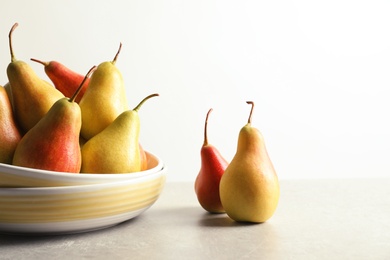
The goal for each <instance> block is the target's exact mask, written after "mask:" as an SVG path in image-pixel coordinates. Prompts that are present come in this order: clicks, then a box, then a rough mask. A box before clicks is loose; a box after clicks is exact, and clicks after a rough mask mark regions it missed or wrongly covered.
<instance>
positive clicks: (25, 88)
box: [7, 23, 64, 133]
mask: <svg viewBox="0 0 390 260" xmlns="http://www.w3.org/2000/svg"><path fill="white" fill-rule="evenodd" d="M17 26H18V24H17V23H15V24H14V25H13V26H12V28H11V30H10V32H9V36H8V38H9V48H10V53H11V63H9V64H8V67H7V76H8V81H9V84H10V90H11V96H12V101H11V104H12V105H13V110H14V113H15V118H16V121H17V123H18V124H19V125H20V128H21V130H22V131H23V133H25V132H27V131H28V130H30V129H31V128H32V127H33V126H34V125H35V124H36V123H37V122H38V121H39V120H40V119H41V118H42V117H43V116H44V115H45V114H46V113H47V112H48V111H49V109H50V108H51V106H52V105H53V104H54V103H55V102H56V101H57V100H59V99H60V98H63V97H64V95H63V94H62V93H61V92H60V91H59V90H57V89H56V88H54V86H52V85H51V84H50V83H49V82H47V81H45V80H43V79H41V78H40V77H39V76H38V75H37V74H36V73H35V71H34V70H33V69H32V68H31V66H30V65H28V64H27V63H26V62H24V61H21V60H17V59H16V58H15V55H14V52H13V48H12V33H13V31H14V30H15V28H16V27H17Z"/></svg>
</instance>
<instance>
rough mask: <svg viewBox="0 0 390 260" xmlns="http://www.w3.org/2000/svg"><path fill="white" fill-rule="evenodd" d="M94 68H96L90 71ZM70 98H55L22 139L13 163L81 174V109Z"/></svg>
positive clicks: (75, 94) (73, 98)
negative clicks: (45, 112) (56, 99)
mask: <svg viewBox="0 0 390 260" xmlns="http://www.w3.org/2000/svg"><path fill="white" fill-rule="evenodd" d="M94 69H95V67H93V68H92V69H91V70H90V71H89V72H88V74H87V75H86V76H85V78H87V77H88V76H89V75H90V73H91V72H92V71H93V70H94ZM83 83H84V81H83V82H82V83H81V84H80V86H79V89H78V90H77V91H76V92H75V93H74V95H73V96H72V97H71V98H66V97H64V98H61V99H59V100H58V101H56V102H55V103H54V104H53V106H52V107H51V108H50V110H49V111H48V112H47V114H46V115H45V116H44V117H43V118H42V119H41V120H39V122H38V123H37V124H36V125H34V126H33V127H32V128H31V129H30V130H29V131H28V132H27V133H26V134H25V135H24V136H23V138H22V139H21V140H20V142H19V144H18V146H17V147H16V150H15V154H14V157H13V161H12V164H13V165H17V166H23V167H29V168H35V169H42V170H51V171H59V172H70V173H79V172H80V169H81V149H80V139H79V138H80V129H81V109H80V107H79V105H78V104H77V103H76V102H74V100H75V98H76V96H77V94H78V91H79V90H80V89H81V88H82V86H83Z"/></svg>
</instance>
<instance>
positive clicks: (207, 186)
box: [195, 109, 228, 213]
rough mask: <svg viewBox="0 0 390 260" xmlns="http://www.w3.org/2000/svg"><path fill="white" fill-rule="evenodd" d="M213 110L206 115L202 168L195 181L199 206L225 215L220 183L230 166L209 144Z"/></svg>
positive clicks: (201, 152)
mask: <svg viewBox="0 0 390 260" xmlns="http://www.w3.org/2000/svg"><path fill="white" fill-rule="evenodd" d="M211 111H212V109H210V110H209V111H208V113H207V115H206V120H205V124H204V141H203V145H202V148H201V150H200V156H201V168H200V171H199V173H198V175H197V177H196V179H195V193H196V196H197V198H198V201H199V204H200V205H201V206H202V207H203V208H204V209H205V210H206V211H208V212H210V213H223V212H225V210H224V209H223V206H222V203H221V199H220V196H219V183H220V181H221V177H222V175H223V173H224V171H225V169H226V167H227V166H228V162H227V161H226V160H225V159H224V158H223V156H222V155H221V153H220V152H219V150H218V149H217V148H216V147H214V146H213V145H211V144H210V143H209V142H208V138H207V123H208V118H209V115H210V113H211Z"/></svg>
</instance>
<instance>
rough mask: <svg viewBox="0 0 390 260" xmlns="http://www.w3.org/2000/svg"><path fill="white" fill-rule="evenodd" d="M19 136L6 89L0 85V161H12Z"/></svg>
mask: <svg viewBox="0 0 390 260" xmlns="http://www.w3.org/2000/svg"><path fill="white" fill-rule="evenodd" d="M21 138H22V135H21V133H20V131H19V128H18V126H17V125H16V121H15V119H14V115H13V112H12V105H11V101H10V100H9V97H8V94H7V90H6V89H5V88H4V87H2V86H0V144H1V146H0V163H7V164H11V163H12V158H13V156H14V152H15V149H16V146H17V145H18V143H19V141H20V139H21Z"/></svg>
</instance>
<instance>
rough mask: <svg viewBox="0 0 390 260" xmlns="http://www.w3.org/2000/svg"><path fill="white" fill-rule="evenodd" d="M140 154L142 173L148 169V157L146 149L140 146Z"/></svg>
mask: <svg viewBox="0 0 390 260" xmlns="http://www.w3.org/2000/svg"><path fill="white" fill-rule="evenodd" d="M139 154H140V158H141V171H145V170H147V169H148V157H147V156H146V152H145V149H144V148H143V147H142V145H141V144H139Z"/></svg>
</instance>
